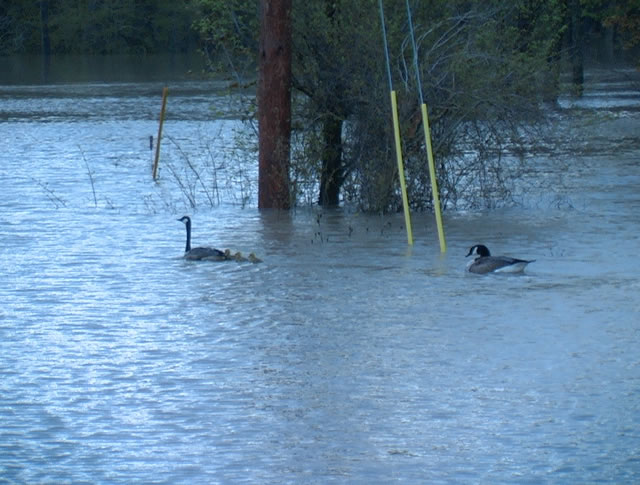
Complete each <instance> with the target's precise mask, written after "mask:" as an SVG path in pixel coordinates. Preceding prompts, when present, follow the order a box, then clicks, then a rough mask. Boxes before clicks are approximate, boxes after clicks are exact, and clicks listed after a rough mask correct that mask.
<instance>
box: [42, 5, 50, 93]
mask: <svg viewBox="0 0 640 485" xmlns="http://www.w3.org/2000/svg"><path fill="white" fill-rule="evenodd" d="M40 34H41V39H42V82H44V83H48V82H49V70H50V66H51V40H50V39H49V0H40Z"/></svg>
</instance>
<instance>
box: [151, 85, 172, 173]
mask: <svg viewBox="0 0 640 485" xmlns="http://www.w3.org/2000/svg"><path fill="white" fill-rule="evenodd" d="M168 95H169V88H167V87H166V86H165V87H164V88H162V108H161V109H160V125H159V126H158V139H157V140H156V156H155V158H154V160H153V180H156V179H157V178H158V160H159V159H160V140H161V139H162V125H163V123H164V111H165V109H166V107H167V96H168Z"/></svg>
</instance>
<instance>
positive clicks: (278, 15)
mask: <svg viewBox="0 0 640 485" xmlns="http://www.w3.org/2000/svg"><path fill="white" fill-rule="evenodd" d="M291 3H292V0H260V52H259V54H260V56H259V57H260V61H259V62H260V80H259V83H258V123H259V128H260V133H259V174H258V207H259V208H260V209H266V208H276V209H289V207H290V205H291V196H290V193H289V162H290V149H291Z"/></svg>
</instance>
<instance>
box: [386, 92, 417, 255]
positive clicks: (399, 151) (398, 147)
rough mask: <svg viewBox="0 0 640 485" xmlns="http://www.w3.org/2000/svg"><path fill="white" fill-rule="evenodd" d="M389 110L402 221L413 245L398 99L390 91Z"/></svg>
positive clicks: (394, 93)
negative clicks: (394, 143)
mask: <svg viewBox="0 0 640 485" xmlns="http://www.w3.org/2000/svg"><path fill="white" fill-rule="evenodd" d="M391 111H392V113H393V134H394V136H395V139H396V158H397V159H398V177H400V190H401V191H402V206H403V207H404V222H405V225H406V226H407V242H408V243H409V245H410V246H411V245H413V231H412V230H411V213H410V212H409V198H408V197H407V183H406V182H405V179H404V164H403V162H402V146H401V144H400V123H399V122H398V100H397V97H396V92H395V91H393V90H392V91H391Z"/></svg>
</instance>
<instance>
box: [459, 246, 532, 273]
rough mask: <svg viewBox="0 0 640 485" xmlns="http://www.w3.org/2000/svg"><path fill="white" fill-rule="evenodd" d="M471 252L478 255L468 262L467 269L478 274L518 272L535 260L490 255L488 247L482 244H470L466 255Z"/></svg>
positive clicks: (469, 254)
mask: <svg viewBox="0 0 640 485" xmlns="http://www.w3.org/2000/svg"><path fill="white" fill-rule="evenodd" d="M472 254H476V255H477V256H478V257H477V258H475V259H474V260H473V261H472V262H471V263H470V264H469V266H468V267H467V269H468V271H469V272H470V273H478V274H486V273H520V272H522V271H524V268H525V266H527V265H528V264H529V263H533V262H534V261H535V259H533V260H531V261H527V260H525V259H516V258H511V257H509V256H491V252H490V251H489V248H487V246H484V245H482V244H476V245H475V246H471V249H469V253H467V256H471V255H472Z"/></svg>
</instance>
